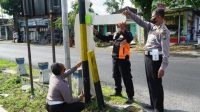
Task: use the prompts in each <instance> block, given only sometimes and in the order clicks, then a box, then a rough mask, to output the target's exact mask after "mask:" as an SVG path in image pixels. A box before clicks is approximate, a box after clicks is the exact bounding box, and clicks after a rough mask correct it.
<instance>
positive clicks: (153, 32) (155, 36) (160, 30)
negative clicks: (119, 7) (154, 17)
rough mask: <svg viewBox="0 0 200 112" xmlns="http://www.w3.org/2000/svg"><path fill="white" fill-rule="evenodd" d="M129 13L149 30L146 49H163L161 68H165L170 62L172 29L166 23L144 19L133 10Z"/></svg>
mask: <svg viewBox="0 0 200 112" xmlns="http://www.w3.org/2000/svg"><path fill="white" fill-rule="evenodd" d="M129 13H130V17H131V19H132V20H134V21H135V22H136V23H137V24H138V25H140V26H141V27H143V28H144V29H146V30H147V31H148V38H147V42H146V45H145V46H144V50H146V51H151V50H152V49H158V50H159V51H161V52H162V56H163V58H162V64H161V67H160V69H163V70H165V69H166V68H167V66H168V63H169V62H168V58H169V47H170V45H169V44H170V31H169V30H168V28H167V27H166V26H165V24H161V25H160V26H157V25H155V24H153V23H150V22H147V21H143V20H142V19H140V18H139V17H138V16H137V15H136V14H134V13H132V12H129Z"/></svg>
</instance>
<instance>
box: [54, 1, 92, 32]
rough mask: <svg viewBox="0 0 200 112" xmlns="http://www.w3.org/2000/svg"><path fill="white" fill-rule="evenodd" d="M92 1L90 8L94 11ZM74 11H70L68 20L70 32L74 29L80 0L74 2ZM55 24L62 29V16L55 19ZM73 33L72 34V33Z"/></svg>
mask: <svg viewBox="0 0 200 112" xmlns="http://www.w3.org/2000/svg"><path fill="white" fill-rule="evenodd" d="M92 5H93V4H92V3H90V8H89V12H92V13H94V10H93V9H92ZM71 6H72V7H71V8H72V11H70V12H69V13H68V22H69V30H70V33H72V32H73V29H74V22H75V18H76V14H78V11H79V5H78V1H75V2H72V5H71ZM55 26H56V27H57V28H59V29H61V30H62V18H61V17H58V19H57V20H56V21H55ZM70 35H72V34H70Z"/></svg>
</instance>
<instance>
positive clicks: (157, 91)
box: [145, 55, 164, 112]
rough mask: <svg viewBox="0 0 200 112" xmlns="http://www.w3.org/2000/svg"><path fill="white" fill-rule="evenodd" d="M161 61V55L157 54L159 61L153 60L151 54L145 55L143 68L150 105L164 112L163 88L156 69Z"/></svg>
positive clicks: (159, 111)
mask: <svg viewBox="0 0 200 112" xmlns="http://www.w3.org/2000/svg"><path fill="white" fill-rule="evenodd" d="M161 63H162V56H161V55H160V56H159V61H153V60H152V56H151V55H145V69H146V77H147V84H148V88H149V95H150V102H151V106H152V107H153V108H154V109H155V110H157V111H158V112H164V105H163V102H164V90H163V86H162V78H158V70H159V68H160V66H161Z"/></svg>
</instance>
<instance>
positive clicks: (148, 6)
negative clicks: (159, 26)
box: [130, 0, 153, 43]
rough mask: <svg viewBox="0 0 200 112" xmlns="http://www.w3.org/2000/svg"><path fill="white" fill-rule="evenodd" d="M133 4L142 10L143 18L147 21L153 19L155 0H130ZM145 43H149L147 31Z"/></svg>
mask: <svg viewBox="0 0 200 112" xmlns="http://www.w3.org/2000/svg"><path fill="white" fill-rule="evenodd" d="M130 1H131V3H132V4H134V5H135V6H136V7H138V8H139V9H141V12H142V16H143V17H144V19H145V20H146V21H149V20H150V19H151V13H152V3H153V0H130ZM144 41H145V43H146V41H147V31H146V30H144Z"/></svg>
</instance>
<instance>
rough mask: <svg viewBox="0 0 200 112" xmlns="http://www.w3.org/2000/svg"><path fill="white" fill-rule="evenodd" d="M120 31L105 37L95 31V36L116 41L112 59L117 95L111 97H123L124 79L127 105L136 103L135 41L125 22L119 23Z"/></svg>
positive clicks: (103, 39)
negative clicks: (132, 45) (132, 51)
mask: <svg viewBox="0 0 200 112" xmlns="http://www.w3.org/2000/svg"><path fill="white" fill-rule="evenodd" d="M117 26H118V28H119V31H118V32H117V33H116V34H115V35H109V36H105V35H102V34H100V33H99V32H97V31H96V30H94V34H95V36H96V37H97V38H98V39H100V40H102V41H111V40H113V41H114V45H113V51H112V58H113V78H114V81H115V93H114V94H113V95H111V96H122V94H121V91H122V86H121V82H122V79H123V82H124V85H125V87H126V93H127V96H128V100H127V101H126V102H125V103H126V104H131V103H133V102H134V100H133V96H134V87H133V81H132V75H131V63H130V60H129V58H130V42H131V41H132V40H133V36H132V34H131V32H129V31H127V30H126V24H125V22H122V23H119V24H118V25H117Z"/></svg>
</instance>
